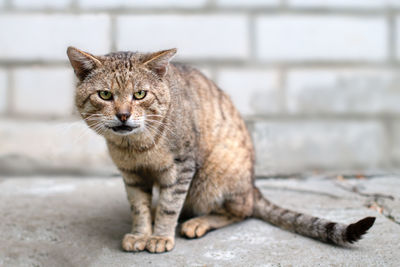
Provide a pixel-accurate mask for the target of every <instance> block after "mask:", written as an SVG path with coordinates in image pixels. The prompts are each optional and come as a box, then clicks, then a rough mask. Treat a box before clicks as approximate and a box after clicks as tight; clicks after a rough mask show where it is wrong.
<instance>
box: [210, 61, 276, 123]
mask: <svg viewBox="0 0 400 267" xmlns="http://www.w3.org/2000/svg"><path fill="white" fill-rule="evenodd" d="M217 77H218V79H217V84H218V85H219V86H220V88H221V89H222V90H224V91H225V92H227V93H228V94H229V95H230V97H231V99H232V100H233V102H234V104H235V106H236V107H237V108H238V109H239V111H240V112H241V113H242V114H243V115H260V114H261V115H263V114H269V113H277V112H278V111H280V109H281V107H280V98H279V91H280V88H281V85H280V83H279V82H280V75H279V73H278V72H277V71H272V70H260V69H243V68H241V69H238V68H231V69H222V70H220V71H218V74H217Z"/></svg>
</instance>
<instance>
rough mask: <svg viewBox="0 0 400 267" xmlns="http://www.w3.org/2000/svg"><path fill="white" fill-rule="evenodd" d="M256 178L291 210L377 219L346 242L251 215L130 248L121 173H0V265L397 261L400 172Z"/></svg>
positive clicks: (395, 263)
mask: <svg viewBox="0 0 400 267" xmlns="http://www.w3.org/2000/svg"><path fill="white" fill-rule="evenodd" d="M257 185H258V186H259V187H260V189H261V190H262V192H263V193H264V194H265V195H266V196H268V197H269V198H270V199H271V200H272V201H274V202H276V203H279V204H280V205H282V206H285V207H288V208H291V209H295V210H298V211H303V212H307V213H310V214H313V215H317V216H321V217H325V218H327V219H331V220H334V221H338V222H344V223H350V222H353V221H355V220H357V219H360V218H362V217H365V216H376V217H377V220H376V224H375V226H374V227H373V228H372V229H371V230H370V231H369V233H368V234H367V235H366V236H365V238H364V239H362V240H361V241H360V242H359V243H356V244H355V245H352V246H350V247H347V248H342V247H336V246H331V245H328V244H323V243H320V242H318V241H315V240H312V239H309V238H305V237H302V236H299V235H297V234H293V233H290V232H287V231H284V230H281V229H278V228H276V227H274V226H271V225H269V224H267V223H265V222H262V221H259V220H255V219H249V220H247V221H244V222H241V223H238V224H235V225H232V226H229V227H226V228H223V229H220V230H217V231H213V232H211V233H209V234H207V235H206V236H205V237H203V238H201V239H198V240H186V239H183V238H180V237H177V240H176V241H177V242H176V247H175V249H174V250H173V251H172V252H170V253H166V254H161V255H153V254H149V253H147V252H141V253H126V252H123V251H122V250H121V246H120V240H121V238H122V237H123V235H124V234H125V233H126V232H128V231H129V230H130V215H129V206H128V202H127V201H126V196H125V191H124V188H123V184H122V180H121V179H120V178H115V177H114V178H96V177H92V178H84V179H83V178H82V179H79V178H77V177H31V178H26V177H13V178H9V177H3V178H1V179H0V216H1V218H2V223H1V224H0V240H1V242H0V266H170V265H174V266H288V265H295V266H310V265H331V266H332V265H335V266H337V265H340V266H343V265H345V266H398V263H399V262H400V252H399V251H400V242H399V239H400V225H399V224H398V222H399V221H400V177H399V176H396V175H379V176H378V177H374V176H369V177H358V178H354V179H347V178H344V177H339V178H336V177H335V176H323V175H318V176H316V177H311V178H303V179H261V180H258V181H257Z"/></svg>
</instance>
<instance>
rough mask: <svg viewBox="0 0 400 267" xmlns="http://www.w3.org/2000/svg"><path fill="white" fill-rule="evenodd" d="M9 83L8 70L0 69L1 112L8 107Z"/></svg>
mask: <svg viewBox="0 0 400 267" xmlns="http://www.w3.org/2000/svg"><path fill="white" fill-rule="evenodd" d="M7 85H8V81H7V72H6V71H4V69H0V114H1V113H4V112H5V111H6V109H7V98H8V94H7Z"/></svg>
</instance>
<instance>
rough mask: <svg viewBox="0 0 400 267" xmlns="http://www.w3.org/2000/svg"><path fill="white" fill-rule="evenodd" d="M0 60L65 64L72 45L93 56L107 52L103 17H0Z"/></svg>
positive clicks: (106, 23)
mask: <svg viewBox="0 0 400 267" xmlns="http://www.w3.org/2000/svg"><path fill="white" fill-rule="evenodd" d="M0 25H7V27H0V36H2V37H1V42H0V60H1V59H3V60H66V49H67V46H69V45H74V46H77V47H79V48H82V49H89V50H90V51H92V52H93V53H105V52H107V51H109V50H110V40H109V37H110V36H109V34H110V19H109V18H108V17H107V16H104V15H83V16H75V15H44V14H41V15H22V14H18V15H16V14H15V15H1V16H0Z"/></svg>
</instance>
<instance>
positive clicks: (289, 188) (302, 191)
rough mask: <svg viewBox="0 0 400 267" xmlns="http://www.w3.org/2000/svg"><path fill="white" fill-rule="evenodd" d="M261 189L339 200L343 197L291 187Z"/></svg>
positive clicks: (266, 187)
mask: <svg viewBox="0 0 400 267" xmlns="http://www.w3.org/2000/svg"><path fill="white" fill-rule="evenodd" d="M260 188H261V189H271V190H276V189H278V190H282V191H290V192H296V193H302V194H313V195H319V196H326V197H330V198H333V199H339V198H341V197H339V196H336V195H333V194H330V193H326V192H319V191H313V190H307V189H296V188H291V187H286V186H284V187H282V186H268V185H267V186H265V185H263V186H260Z"/></svg>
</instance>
